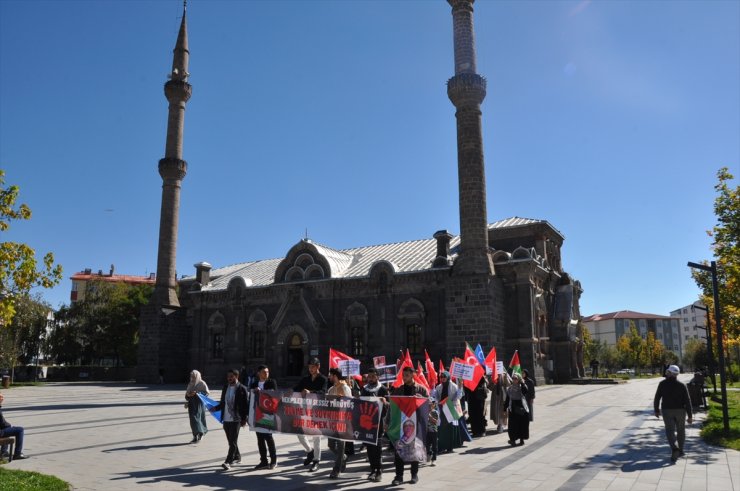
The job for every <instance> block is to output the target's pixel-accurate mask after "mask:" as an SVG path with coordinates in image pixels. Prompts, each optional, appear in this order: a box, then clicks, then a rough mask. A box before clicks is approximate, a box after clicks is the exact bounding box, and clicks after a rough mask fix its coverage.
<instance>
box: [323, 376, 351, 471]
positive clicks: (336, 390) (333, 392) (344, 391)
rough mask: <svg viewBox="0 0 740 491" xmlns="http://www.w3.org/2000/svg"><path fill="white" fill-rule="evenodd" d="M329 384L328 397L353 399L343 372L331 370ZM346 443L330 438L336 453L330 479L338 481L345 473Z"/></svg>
mask: <svg viewBox="0 0 740 491" xmlns="http://www.w3.org/2000/svg"><path fill="white" fill-rule="evenodd" d="M329 382H330V383H331V387H330V388H329V391H328V392H327V395H330V396H334V397H336V398H339V397H352V389H350V388H349V385H347V382H345V380H344V378H343V377H342V371H341V370H340V369H338V368H330V369H329ZM344 447H345V441H344V440H340V439H338V438H329V449H330V450H331V451H332V452H334V455H335V459H334V468H333V469H332V471H331V474H329V477H330V478H332V479H336V478H337V477H339V474H340V473H341V472H343V471H344V469H345V467H347V456H346V455H344Z"/></svg>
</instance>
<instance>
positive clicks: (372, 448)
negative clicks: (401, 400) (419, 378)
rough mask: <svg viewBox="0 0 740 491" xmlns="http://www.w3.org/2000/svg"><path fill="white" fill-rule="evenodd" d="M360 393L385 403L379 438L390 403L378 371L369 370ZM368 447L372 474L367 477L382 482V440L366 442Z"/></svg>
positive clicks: (381, 415) (381, 414)
mask: <svg viewBox="0 0 740 491" xmlns="http://www.w3.org/2000/svg"><path fill="white" fill-rule="evenodd" d="M360 395H361V396H364V397H377V398H379V399H380V402H381V403H382V404H383V410H382V411H381V413H380V426H381V427H380V428H379V429H378V440H380V436H381V435H382V434H383V428H382V426H383V421H385V414H386V411H387V409H386V406H387V405H388V389H386V388H385V386H384V385H383V384H381V383H380V382H379V380H378V371H377V370H376V369H375V368H370V369H369V370H368V371H367V383H366V384H365V385H364V386H363V387H362V390H361V391H360ZM365 448H366V449H367V458H368V460H369V461H370V474H368V476H367V478H368V479H369V480H370V481H373V482H380V481H381V479H382V476H383V449H382V448H381V444H380V441H378V444H377V445H372V444H370V443H366V444H365Z"/></svg>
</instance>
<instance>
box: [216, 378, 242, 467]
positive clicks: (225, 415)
mask: <svg viewBox="0 0 740 491" xmlns="http://www.w3.org/2000/svg"><path fill="white" fill-rule="evenodd" d="M226 381H227V382H228V384H227V385H225V386H224V388H223V389H222V390H221V402H220V403H219V404H218V406H215V407H213V408H212V409H211V412H213V411H219V410H220V411H221V422H222V423H223V425H224V433H226V441H228V442H229V453H227V454H226V460H225V461H224V463H223V464H221V467H223V468H224V470H229V469H230V468H231V464H233V463H234V462H236V463H240V462H241V460H242V454H241V453H240V452H239V445H238V444H237V441H238V440H239V429H240V428H244V426H245V425H246V424H247V412H248V410H249V406H248V402H247V389H246V387H244V385H242V384H241V383H240V382H239V370H236V369H231V370H229V371H228V372H226Z"/></svg>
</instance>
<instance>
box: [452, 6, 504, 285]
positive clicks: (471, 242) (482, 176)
mask: <svg viewBox="0 0 740 491" xmlns="http://www.w3.org/2000/svg"><path fill="white" fill-rule="evenodd" d="M474 1H475V0H447V2H448V3H449V4H450V5H451V6H452V22H453V35H454V42H455V76H454V77H452V78H451V79H450V80H449V81H448V82H447V96H448V97H449V98H450V101H452V104H454V106H455V108H456V109H457V112H456V113H455V117H456V118H457V172H458V184H459V199H460V255H459V257H458V259H457V261H456V262H455V266H454V271H455V273H456V274H471V273H473V274H475V273H488V274H493V264H492V262H491V259H490V255H489V253H488V217H487V211H486V172H485V165H484V163H483V136H482V130H481V110H480V105H481V103H482V102H483V99H484V98H485V97H486V80H485V79H484V78H483V77H481V76H480V75H478V74H477V73H476V60H475V33H474V31H473V2H474Z"/></svg>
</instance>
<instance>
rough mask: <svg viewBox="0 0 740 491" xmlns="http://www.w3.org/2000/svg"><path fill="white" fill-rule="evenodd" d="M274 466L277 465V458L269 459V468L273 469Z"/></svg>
mask: <svg viewBox="0 0 740 491" xmlns="http://www.w3.org/2000/svg"><path fill="white" fill-rule="evenodd" d="M275 467H277V459H272V460H271V461H270V469H274V468H275Z"/></svg>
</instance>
